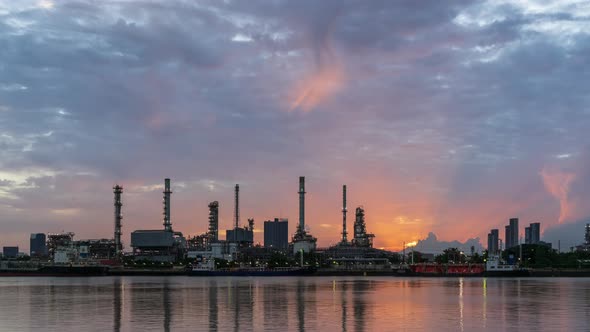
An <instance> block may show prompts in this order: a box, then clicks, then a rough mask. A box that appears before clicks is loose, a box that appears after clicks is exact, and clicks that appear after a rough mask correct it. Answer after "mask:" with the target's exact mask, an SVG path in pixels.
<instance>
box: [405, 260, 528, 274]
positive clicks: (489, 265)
mask: <svg viewBox="0 0 590 332" xmlns="http://www.w3.org/2000/svg"><path fill="white" fill-rule="evenodd" d="M407 275H409V276H422V277H527V276H530V271H529V270H528V269H525V268H521V267H518V266H517V265H509V264H503V263H502V261H501V259H500V257H499V256H491V257H489V258H488V260H487V261H486V264H468V263H459V264H437V263H421V264H412V265H410V266H409V271H407Z"/></svg>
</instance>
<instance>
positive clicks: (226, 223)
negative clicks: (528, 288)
mask: <svg viewBox="0 0 590 332" xmlns="http://www.w3.org/2000/svg"><path fill="white" fill-rule="evenodd" d="M589 54H590V2H588V1H574V0H569V1H568V0H559V1H546V0H542V1H541V0H539V1H537V0H514V1H503V0H494V1H467V0H458V1H438V0H425V1H414V0H399V1H390V0H375V1H347V0H341V1H340V0H339V1H332V0H325V1H315V0H299V1H281V0H272V1H266V0H264V1H263V0H248V1H235V0H233V1H232V0H226V1H218V0H210V1H208V0H203V1H192V0H191V1H172V0H167V1H123V0H118V1H110V0H104V1H65V0H64V1H57V0H55V1H51V0H43V1H25V0H19V1H9V0H0V246H6V245H19V246H20V247H21V249H22V250H21V251H28V247H29V245H28V241H29V240H28V239H29V234H30V233H33V232H44V233H55V232H61V231H71V232H74V233H76V238H78V239H81V238H109V237H110V238H112V236H113V223H114V222H113V193H112V186H113V185H115V184H120V185H122V186H123V187H124V194H123V204H124V205H123V215H124V217H123V218H124V219H123V241H124V245H125V247H126V249H129V234H130V232H131V231H133V230H136V229H159V228H162V227H163V226H162V205H161V202H162V190H163V184H164V178H166V177H169V178H171V179H172V190H173V191H174V193H173V194H172V216H171V220H172V225H173V228H174V229H175V230H177V231H181V232H183V233H184V234H185V235H196V234H200V233H203V232H205V231H206V229H207V217H208V211H207V205H208V203H209V202H211V201H214V200H217V201H219V203H220V226H221V229H222V230H223V229H227V228H230V227H231V225H232V215H233V187H234V185H235V184H236V183H239V184H240V194H241V196H240V213H241V223H243V224H245V223H246V219H247V218H254V219H255V221H256V225H255V227H256V234H255V241H256V242H260V243H262V242H263V234H262V233H261V230H262V229H263V221H264V220H269V219H272V218H275V217H286V218H289V220H290V224H289V228H290V232H291V233H294V231H295V222H296V221H297V220H298V196H297V190H298V177H299V176H305V177H306V190H307V195H306V223H307V225H308V226H309V228H308V230H309V232H310V233H311V234H313V235H314V236H316V237H317V238H318V245H320V246H328V245H330V244H333V243H336V242H337V241H339V239H340V232H341V224H342V216H341V209H342V193H341V191H342V187H341V186H342V185H343V184H346V185H347V186H348V210H349V214H348V229H349V232H351V230H352V224H353V220H354V217H353V216H354V209H355V208H356V207H357V206H362V207H364V209H365V213H366V222H367V229H368V231H369V232H372V233H374V234H375V235H376V237H375V246H376V247H379V248H386V249H391V250H401V248H402V247H403V245H404V243H406V244H408V243H413V242H417V241H419V240H423V241H422V242H421V243H422V244H424V243H430V242H433V241H434V242H437V241H438V242H443V243H451V242H452V241H458V242H459V243H473V242H475V243H477V242H478V241H479V242H480V243H481V244H482V245H483V246H484V247H486V246H487V243H486V241H487V234H488V232H489V231H490V229H492V228H499V229H500V234H501V238H502V237H503V228H504V225H506V224H507V223H508V219H509V218H511V217H518V218H520V226H521V230H520V232H521V234H523V233H524V227H525V226H526V225H528V224H529V223H531V222H541V229H542V238H544V239H546V240H548V241H551V242H557V240H561V243H562V248H566V247H568V246H573V245H575V244H579V243H581V242H582V241H583V224H584V223H586V222H589V221H590V204H588V202H589V201H590V145H589V143H588V132H589V129H590V84H589V82H590V56H589ZM431 233H432V234H431ZM221 234H222V237H223V234H224V232H223V231H222V232H221ZM521 236H522V235H521ZM427 240H428V241H427ZM453 243H456V242H453ZM432 246H434V244H433V245H432ZM422 249H423V250H424V251H428V249H429V248H422Z"/></svg>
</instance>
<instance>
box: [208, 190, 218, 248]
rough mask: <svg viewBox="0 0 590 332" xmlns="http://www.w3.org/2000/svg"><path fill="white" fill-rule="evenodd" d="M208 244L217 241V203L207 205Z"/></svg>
mask: <svg viewBox="0 0 590 332" xmlns="http://www.w3.org/2000/svg"><path fill="white" fill-rule="evenodd" d="M208 237H209V244H211V243H213V242H217V241H218V240H219V202H217V201H213V202H211V203H209V232H208Z"/></svg>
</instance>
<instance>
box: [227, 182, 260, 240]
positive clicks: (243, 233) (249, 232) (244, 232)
mask: <svg viewBox="0 0 590 332" xmlns="http://www.w3.org/2000/svg"><path fill="white" fill-rule="evenodd" d="M225 240H226V241H228V242H234V243H237V244H238V246H239V247H250V246H252V244H253V243H254V219H248V225H247V226H244V227H240V185H239V184H236V186H235V192H234V228H233V229H228V230H226V231H225Z"/></svg>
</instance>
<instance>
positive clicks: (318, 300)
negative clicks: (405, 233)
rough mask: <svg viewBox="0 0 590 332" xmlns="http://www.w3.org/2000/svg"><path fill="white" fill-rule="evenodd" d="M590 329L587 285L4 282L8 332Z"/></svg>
mask: <svg viewBox="0 0 590 332" xmlns="http://www.w3.org/2000/svg"><path fill="white" fill-rule="evenodd" d="M589 328H590V279H587V278H580V279H565V278H564V279H549V278H547V279H490V278H488V279H482V278H467V279H463V278H432V279H428V278H394V277H389V278H387V277H375V278H368V277H364V278H328V277H317V278H316V277H313V278H196V277H193V278H191V277H101V278H0V331H20V330H44V331H61V332H67V331H80V330H85V331H110V330H112V331H142V332H143V331H184V330H187V331H189V330H190V331H277V330H280V331H317V330H320V331H391V330H399V329H402V330H406V329H412V330H437V331H441V330H449V331H458V330H460V331H474V330H487V331H497V330H504V331H511V330H525V331H533V330H534V331H540V330H541V331H542V330H547V331H555V330H562V331H575V330H588V329H589Z"/></svg>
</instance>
